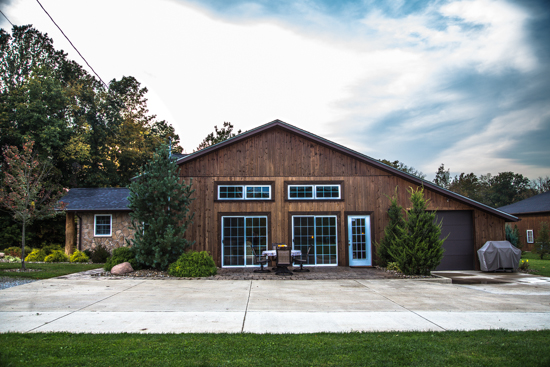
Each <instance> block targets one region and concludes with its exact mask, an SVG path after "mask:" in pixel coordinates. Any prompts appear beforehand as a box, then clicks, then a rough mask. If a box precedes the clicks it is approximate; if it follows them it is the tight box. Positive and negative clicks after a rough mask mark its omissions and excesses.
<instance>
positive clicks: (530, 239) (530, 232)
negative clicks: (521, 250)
mask: <svg viewBox="0 0 550 367" xmlns="http://www.w3.org/2000/svg"><path fill="white" fill-rule="evenodd" d="M527 243H535V239H534V236H533V230H532V229H528V230H527Z"/></svg>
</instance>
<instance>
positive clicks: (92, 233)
mask: <svg viewBox="0 0 550 367" xmlns="http://www.w3.org/2000/svg"><path fill="white" fill-rule="evenodd" d="M129 193H130V190H129V189H127V188H96V189H70V190H69V193H68V194H67V195H65V196H64V197H63V198H62V199H61V201H63V202H64V203H67V207H66V209H65V210H66V212H67V219H66V226H65V233H66V239H65V252H67V253H72V252H73V251H74V248H75V247H76V248H77V249H79V250H86V249H94V248H95V247H96V246H98V245H103V246H105V248H107V249H108V250H109V251H112V250H113V249H115V248H117V247H120V246H124V244H125V240H126V239H132V238H134V236H133V231H132V230H131V229H130V228H128V227H129V226H130V209H129V208H128V195H129ZM75 216H76V217H77V218H78V220H77V223H78V224H77V225H76V226H75Z"/></svg>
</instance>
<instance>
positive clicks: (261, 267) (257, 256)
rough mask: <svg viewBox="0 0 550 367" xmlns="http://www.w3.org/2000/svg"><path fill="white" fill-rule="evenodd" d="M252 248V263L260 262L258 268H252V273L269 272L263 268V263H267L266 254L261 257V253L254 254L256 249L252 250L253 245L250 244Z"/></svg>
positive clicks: (269, 271)
mask: <svg viewBox="0 0 550 367" xmlns="http://www.w3.org/2000/svg"><path fill="white" fill-rule="evenodd" d="M250 248H251V249H252V255H253V259H254V261H253V263H256V264H260V269H257V270H254V273H271V270H269V269H264V265H267V261H268V260H267V256H266V257H265V258H263V259H262V255H258V254H256V250H254V246H250Z"/></svg>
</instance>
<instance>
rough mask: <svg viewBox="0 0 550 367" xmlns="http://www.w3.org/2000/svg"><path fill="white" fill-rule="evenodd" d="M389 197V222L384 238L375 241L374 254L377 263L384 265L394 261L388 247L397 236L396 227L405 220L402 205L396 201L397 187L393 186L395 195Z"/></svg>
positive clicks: (403, 224)
mask: <svg viewBox="0 0 550 367" xmlns="http://www.w3.org/2000/svg"><path fill="white" fill-rule="evenodd" d="M389 199H390V208H389V209H388V215H389V217H390V222H389V223H388V225H387V226H386V228H384V238H382V241H380V243H376V254H377V256H378V265H380V266H382V267H386V266H387V265H388V263H390V262H394V261H395V260H394V258H393V257H392V256H391V255H390V254H389V252H388V249H389V248H390V247H391V244H392V243H393V242H394V241H395V240H396V238H397V233H398V232H397V227H398V226H399V227H401V228H403V227H404V226H405V220H404V217H403V207H402V206H401V205H399V204H398V202H397V187H396V188H395V195H394V196H392V197H391V198H389Z"/></svg>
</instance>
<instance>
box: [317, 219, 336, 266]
mask: <svg viewBox="0 0 550 367" xmlns="http://www.w3.org/2000/svg"><path fill="white" fill-rule="evenodd" d="M315 227H316V228H315V229H316V233H317V236H316V238H315V248H316V250H317V251H316V254H317V264H318V265H332V264H336V260H337V256H336V252H337V238H336V218H335V217H315Z"/></svg>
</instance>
